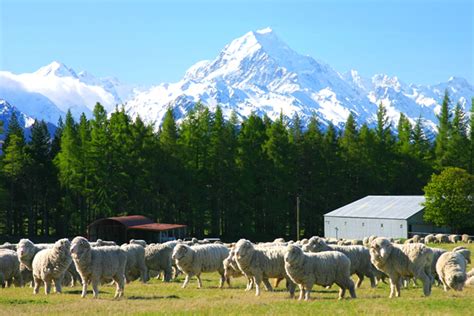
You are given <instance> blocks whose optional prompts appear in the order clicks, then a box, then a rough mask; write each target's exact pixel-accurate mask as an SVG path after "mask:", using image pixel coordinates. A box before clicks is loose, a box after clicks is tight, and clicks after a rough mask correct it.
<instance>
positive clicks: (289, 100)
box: [0, 28, 474, 130]
mask: <svg viewBox="0 0 474 316" xmlns="http://www.w3.org/2000/svg"><path fill="white" fill-rule="evenodd" d="M445 90H448V92H449V94H450V97H451V100H452V102H453V103H455V102H458V101H459V102H460V103H461V104H462V105H463V107H464V109H465V110H467V109H468V108H469V107H470V100H471V98H472V97H473V96H474V87H473V85H472V84H470V83H469V82H467V81H466V80H465V79H463V78H458V77H452V78H450V79H449V80H448V81H447V82H443V83H439V84H436V85H431V86H425V85H417V84H407V83H405V82H403V81H402V80H400V79H399V78H398V77H395V76H393V77H391V76H388V75H385V74H377V75H375V76H373V77H372V78H364V77H362V76H361V75H359V73H358V72H357V71H355V70H351V71H349V72H347V73H339V72H337V71H336V70H334V69H333V68H331V67H330V66H329V65H328V64H326V63H324V62H322V61H318V60H316V59H314V58H312V57H309V56H303V55H300V54H298V53H297V52H295V51H294V50H292V49H291V48H290V47H288V45H286V44H285V43H284V42H283V41H282V40H281V39H279V38H278V36H277V35H276V34H275V33H274V32H273V31H272V30H271V29H270V28H266V29H263V30H259V31H255V32H248V33H247V34H245V35H243V36H242V37H240V38H237V39H235V40H233V41H232V42H231V43H230V44H228V45H227V46H225V47H224V49H223V50H222V51H221V52H220V53H219V54H218V56H217V57H216V58H215V59H213V60H205V61H201V62H198V63H196V64H195V65H193V66H192V67H190V68H189V69H188V71H186V73H185V74H184V77H183V79H182V80H180V81H178V82H176V83H162V84H159V85H157V86H153V87H151V88H150V89H148V90H145V91H138V89H137V88H135V87H134V86H131V85H125V84H122V83H121V82H120V81H118V80H117V79H115V78H96V77H95V76H93V75H92V74H90V73H88V72H87V71H81V72H76V71H75V70H73V69H72V68H69V67H67V66H66V65H64V64H62V63H60V62H53V63H51V64H49V65H47V66H44V67H42V68H40V69H39V70H37V71H36V72H33V73H25V74H13V73H11V72H7V71H0V98H3V99H5V100H7V101H8V102H9V103H10V104H12V105H14V106H15V107H16V108H18V109H19V110H20V111H21V112H23V113H25V114H27V115H29V116H31V117H35V118H38V119H45V120H46V121H48V122H52V123H56V122H57V120H58V118H59V116H64V115H65V113H66V112H67V111H68V110H69V109H70V110H71V111H72V113H73V115H74V116H75V117H76V118H78V117H79V115H80V114H81V113H82V112H84V113H86V115H87V116H91V112H92V109H93V107H94V105H95V103H96V102H100V103H102V104H103V105H104V106H105V108H106V109H107V111H108V112H109V113H110V112H111V111H113V110H114V109H115V106H116V105H117V104H123V103H125V104H126V105H125V108H126V110H127V111H128V113H129V114H131V115H132V116H133V117H136V116H140V117H141V118H142V119H144V120H145V121H146V122H148V123H154V124H155V126H156V127H158V126H159V124H161V121H162V119H163V116H164V114H165V113H166V110H167V108H168V107H170V106H171V107H172V108H173V110H174V112H175V114H176V116H177V117H178V119H181V118H182V117H184V116H185V114H186V113H187V111H188V110H189V109H190V108H191V107H192V106H193V105H194V104H195V103H196V102H198V101H199V100H200V101H201V102H203V103H204V104H206V105H208V106H209V107H210V108H211V109H215V107H216V106H217V104H219V105H220V106H221V107H222V109H223V112H224V115H225V116H226V117H229V116H230V115H231V113H232V112H233V111H235V112H236V114H237V115H238V116H240V117H241V118H244V117H247V116H248V115H250V114H251V113H252V112H255V113H257V114H259V115H264V114H266V115H268V116H269V117H270V118H272V119H275V118H277V117H279V116H280V114H281V113H283V114H284V115H285V116H287V117H292V116H293V115H294V113H295V112H296V113H298V114H299V116H300V117H301V118H302V120H303V121H304V120H307V119H309V118H310V117H311V116H312V115H317V116H318V117H319V119H320V120H321V122H322V123H323V124H328V123H329V122H332V123H333V124H335V125H338V126H341V125H343V124H344V122H345V121H346V119H347V116H348V115H349V113H351V112H352V113H354V114H355V116H356V118H357V120H358V121H359V123H363V122H368V123H369V124H372V123H373V122H375V118H376V115H375V114H376V111H377V106H378V104H380V103H383V104H384V105H385V106H386V107H387V112H388V115H389V116H390V118H391V120H392V122H393V123H394V126H396V125H395V124H396V123H397V122H398V118H399V116H400V112H403V113H404V114H405V115H407V116H408V118H409V119H411V120H412V122H414V121H415V120H416V119H417V118H418V117H420V116H421V117H423V119H424V120H425V123H426V125H427V127H428V128H430V129H432V130H434V129H435V126H436V123H437V119H436V114H437V113H439V110H440V103H441V101H442V98H443V95H444V91H445Z"/></svg>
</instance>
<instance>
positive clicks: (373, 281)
mask: <svg viewBox="0 0 474 316" xmlns="http://www.w3.org/2000/svg"><path fill="white" fill-rule="evenodd" d="M368 277H369V279H370V287H371V288H375V287H377V282H376V280H375V275H374V274H373V273H369V275H368Z"/></svg>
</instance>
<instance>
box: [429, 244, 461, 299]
mask: <svg viewBox="0 0 474 316" xmlns="http://www.w3.org/2000/svg"><path fill="white" fill-rule="evenodd" d="M436 272H437V273H438V276H439V279H440V280H441V283H443V287H444V291H448V289H453V290H456V291H462V289H463V287H464V282H466V279H467V276H466V259H465V258H464V256H463V255H462V254H460V253H459V252H456V251H450V252H446V253H443V254H442V255H441V257H439V259H438V262H437V263H436Z"/></svg>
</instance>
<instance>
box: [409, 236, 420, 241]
mask: <svg viewBox="0 0 474 316" xmlns="http://www.w3.org/2000/svg"><path fill="white" fill-rule="evenodd" d="M411 239H413V242H415V243H419V242H420V239H421V237H420V235H413V237H411Z"/></svg>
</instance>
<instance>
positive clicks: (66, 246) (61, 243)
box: [54, 238, 71, 254]
mask: <svg viewBox="0 0 474 316" xmlns="http://www.w3.org/2000/svg"><path fill="white" fill-rule="evenodd" d="M70 248H71V242H70V241H69V240H68V239H67V238H64V239H60V240H58V241H56V242H55V243H54V249H56V250H57V251H58V252H59V253H62V254H68V253H69V252H70Z"/></svg>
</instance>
